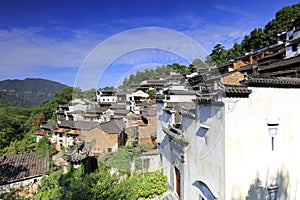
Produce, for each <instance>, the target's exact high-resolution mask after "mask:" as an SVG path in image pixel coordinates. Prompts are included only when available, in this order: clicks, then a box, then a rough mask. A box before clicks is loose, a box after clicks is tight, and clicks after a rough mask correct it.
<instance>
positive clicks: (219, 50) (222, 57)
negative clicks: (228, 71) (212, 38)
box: [209, 44, 227, 65]
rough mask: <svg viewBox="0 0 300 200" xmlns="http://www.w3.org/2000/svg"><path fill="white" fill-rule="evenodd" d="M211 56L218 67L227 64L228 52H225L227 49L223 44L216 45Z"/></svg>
mask: <svg viewBox="0 0 300 200" xmlns="http://www.w3.org/2000/svg"><path fill="white" fill-rule="evenodd" d="M209 55H210V57H211V59H212V60H213V61H214V62H215V63H216V64H217V65H220V64H222V63H225V61H226V57H227V51H226V50H225V47H224V46H223V45H222V44H216V45H215V46H214V48H213V50H212V52H211V54H209Z"/></svg>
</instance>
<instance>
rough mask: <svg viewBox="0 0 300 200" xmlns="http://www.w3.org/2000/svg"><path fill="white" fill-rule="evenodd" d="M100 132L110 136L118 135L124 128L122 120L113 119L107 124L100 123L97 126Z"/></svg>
mask: <svg viewBox="0 0 300 200" xmlns="http://www.w3.org/2000/svg"><path fill="white" fill-rule="evenodd" d="M98 127H99V128H100V129H101V130H103V131H105V132H107V133H110V134H119V133H120V132H121V131H122V130H123V129H124V128H125V124H124V122H123V119H115V120H111V121H109V122H105V123H102V124H100V125H99V126H98Z"/></svg>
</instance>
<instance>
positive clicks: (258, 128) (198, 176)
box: [157, 87, 300, 200]
mask: <svg viewBox="0 0 300 200" xmlns="http://www.w3.org/2000/svg"><path fill="white" fill-rule="evenodd" d="M249 89H251V90H252V93H251V94H250V95H249V97H248V98H237V97H234V98H229V97H227V98H226V97H225V98H222V103H223V105H222V104H220V103H207V104H204V103H196V105H195V110H196V117H195V118H194V117H188V116H183V118H182V124H183V126H182V129H183V134H184V137H185V138H186V140H187V141H188V144H187V145H182V143H180V142H178V141H177V140H176V139H172V138H170V137H169V136H168V135H167V134H165V133H164V131H163V129H162V127H168V126H169V124H170V121H171V120H172V119H171V118H172V117H171V114H168V113H167V112H165V111H164V107H165V103H158V105H157V107H158V126H157V129H158V130H157V132H158V143H159V145H158V149H159V152H160V162H161V168H162V171H163V173H164V174H165V175H166V176H167V177H168V182H169V185H170V187H171V188H173V190H174V191H176V190H177V189H178V188H177V185H178V180H176V177H177V176H178V175H176V173H177V174H178V171H179V176H180V181H179V184H180V192H179V193H180V194H179V196H180V199H187V200H190V199H197V200H198V199H200V200H201V199H222V200H223V199H225V200H227V199H228V200H229V199H238V200H240V199H247V200H251V199H255V197H253V194H252V193H251V188H252V186H253V185H254V181H255V179H258V180H260V181H261V185H260V186H259V188H256V189H261V188H267V187H268V186H269V185H270V184H271V183H274V182H276V183H277V184H278V185H279V186H280V188H279V190H278V191H279V192H278V199H281V200H286V199H300V186H299V184H298V181H299V178H300V173H299V169H300V160H299V159H298V157H299V156H298V152H299V151H300V145H299V141H300V134H299V130H298V129H299V128H298V123H297V120H298V115H299V113H300V106H299V105H298V102H299V99H300V89H291V88H260V87H252V88H249ZM177 99H178V98H177ZM165 102H167V101H165ZM270 119H278V122H279V125H278V132H277V135H276V136H274V150H273V151H272V143H271V141H272V140H271V136H270V135H269V130H268V120H270ZM176 171H177V172H176ZM252 189H253V188H252ZM265 192H266V193H267V191H266V190H265Z"/></svg>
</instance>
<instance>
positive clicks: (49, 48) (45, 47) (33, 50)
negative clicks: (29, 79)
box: [0, 27, 99, 73]
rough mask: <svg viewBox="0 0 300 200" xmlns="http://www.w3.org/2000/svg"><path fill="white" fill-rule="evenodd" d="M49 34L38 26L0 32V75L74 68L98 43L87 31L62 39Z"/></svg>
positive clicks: (72, 33)
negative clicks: (39, 69)
mask: <svg viewBox="0 0 300 200" xmlns="http://www.w3.org/2000/svg"><path fill="white" fill-rule="evenodd" d="M56 31H57V30H56ZM51 34H52V32H51V31H49V30H47V29H44V28H40V27H32V28H25V29H20V28H18V29H16V28H15V29H9V30H6V29H2V30H0V44H1V45H0V52H1V54H0V73H8V72H11V71H15V73H18V72H19V73H22V72H25V71H27V70H30V69H33V68H34V67H41V66H48V67H78V66H80V64H81V63H82V61H83V59H84V58H85V56H86V55H87V53H88V52H89V51H90V50H91V49H92V48H93V47H94V46H95V45H96V44H97V43H98V42H99V37H98V36H96V35H95V34H94V33H89V32H87V31H81V30H75V31H73V32H70V33H69V34H71V36H68V38H65V39H62V38H59V37H55V36H53V35H51ZM49 35H50V36H49ZM60 36H61V37H63V35H60Z"/></svg>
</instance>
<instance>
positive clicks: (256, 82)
mask: <svg viewBox="0 0 300 200" xmlns="http://www.w3.org/2000/svg"><path fill="white" fill-rule="evenodd" d="M248 86H250V87H251V86H254V87H255V86H260V87H279V88H300V78H283V77H281V78H254V77H253V78H250V79H249V85H248Z"/></svg>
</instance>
